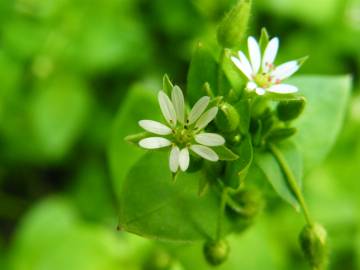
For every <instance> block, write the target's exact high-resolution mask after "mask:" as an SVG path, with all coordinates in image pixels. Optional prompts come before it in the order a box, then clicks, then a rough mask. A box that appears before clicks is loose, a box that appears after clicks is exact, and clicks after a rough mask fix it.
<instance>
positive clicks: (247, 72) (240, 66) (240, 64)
mask: <svg viewBox="0 0 360 270" xmlns="http://www.w3.org/2000/svg"><path fill="white" fill-rule="evenodd" d="M231 61H233V63H234V64H235V66H237V68H238V69H240V71H241V72H242V73H244V75H245V76H246V77H247V78H248V79H249V80H250V79H251V73H252V69H251V68H250V69H248V67H246V65H244V63H243V62H241V61H240V60H239V59H238V58H236V57H234V56H232V57H231Z"/></svg>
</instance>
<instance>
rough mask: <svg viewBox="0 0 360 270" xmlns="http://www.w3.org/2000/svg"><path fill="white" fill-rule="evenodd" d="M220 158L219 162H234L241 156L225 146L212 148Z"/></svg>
mask: <svg viewBox="0 0 360 270" xmlns="http://www.w3.org/2000/svg"><path fill="white" fill-rule="evenodd" d="M212 149H213V150H214V151H215V152H216V154H217V155H218V156H219V160H227V161H233V160H237V159H238V158H239V156H238V155H237V154H235V153H234V152H233V151H231V150H230V149H229V148H227V147H226V146H225V145H222V146H217V147H213V148H212Z"/></svg>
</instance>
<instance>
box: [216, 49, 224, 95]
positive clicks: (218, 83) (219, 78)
mask: <svg viewBox="0 0 360 270" xmlns="http://www.w3.org/2000/svg"><path fill="white" fill-rule="evenodd" d="M224 58H225V48H223V47H222V48H221V52H220V58H219V65H218V74H217V88H218V89H217V90H218V93H219V96H223V95H224V94H225V93H224V92H223V89H222V87H221V85H222V80H223V70H222V67H223V63H224Z"/></svg>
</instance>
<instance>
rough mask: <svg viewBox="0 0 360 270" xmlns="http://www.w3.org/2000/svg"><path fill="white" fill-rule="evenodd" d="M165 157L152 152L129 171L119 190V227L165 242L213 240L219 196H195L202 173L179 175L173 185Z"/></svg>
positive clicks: (159, 152)
mask: <svg viewBox="0 0 360 270" xmlns="http://www.w3.org/2000/svg"><path fill="white" fill-rule="evenodd" d="M168 157H169V154H168V153H165V152H161V151H152V152H150V153H149V154H147V155H146V156H144V157H143V158H142V159H140V160H139V161H138V162H137V163H136V164H135V165H134V167H133V168H132V169H131V170H130V172H129V174H128V175H127V177H126V181H125V182H124V185H123V187H122V189H121V196H120V198H121V201H120V226H121V227H122V228H123V229H125V230H126V231H129V232H132V233H135V234H138V235H141V236H144V237H150V238H156V239H161V240H168V241H185V242H190V241H195V240H205V239H209V238H211V239H213V238H214V237H215V234H216V229H217V217H218V210H219V207H220V206H219V203H220V202H219V199H220V198H219V196H218V195H217V194H216V193H214V191H213V190H209V192H207V193H206V194H204V195H203V196H201V197H200V196H198V190H199V179H200V178H201V177H204V176H203V174H202V172H197V173H191V174H190V173H180V174H179V176H178V177H177V181H176V182H173V181H172V180H171V173H170V171H169V168H168V162H169V161H168ZM224 222H225V224H224V225H225V227H224V228H225V230H224V231H227V230H228V229H226V228H228V224H227V221H226V220H224Z"/></svg>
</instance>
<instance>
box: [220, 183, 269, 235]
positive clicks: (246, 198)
mask: <svg viewBox="0 0 360 270" xmlns="http://www.w3.org/2000/svg"><path fill="white" fill-rule="evenodd" d="M232 200H233V201H232V204H228V206H227V208H226V213H227V215H228V216H229V218H230V219H231V220H232V222H233V224H234V231H235V232H238V233H240V232H242V231H244V230H245V229H246V228H248V226H249V225H251V224H252V223H253V222H254V220H255V218H256V217H257V216H258V214H259V213H260V212H261V211H262V209H263V207H264V200H263V197H262V194H261V192H260V191H258V190H256V189H253V188H252V189H247V190H242V191H240V192H238V193H236V194H235V195H233V196H232Z"/></svg>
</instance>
